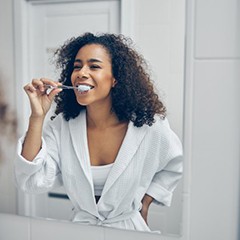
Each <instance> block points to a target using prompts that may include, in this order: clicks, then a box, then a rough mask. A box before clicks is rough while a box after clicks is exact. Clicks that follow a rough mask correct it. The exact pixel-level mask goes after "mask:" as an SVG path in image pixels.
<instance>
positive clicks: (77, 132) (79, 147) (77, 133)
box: [69, 111, 94, 196]
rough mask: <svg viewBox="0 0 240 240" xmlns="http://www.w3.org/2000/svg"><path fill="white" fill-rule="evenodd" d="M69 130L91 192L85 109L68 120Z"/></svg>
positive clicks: (91, 182)
mask: <svg viewBox="0 0 240 240" xmlns="http://www.w3.org/2000/svg"><path fill="white" fill-rule="evenodd" d="M69 130H70V134H71V138H72V144H73V148H74V150H75V153H76V155H77V158H78V159H79V162H80V166H81V168H82V171H83V173H84V175H85V177H86V179H87V182H88V183H89V185H90V187H91V189H92V192H93V180H92V173H91V167H90V159H89V152H88V143H87V130H86V112H85V111H82V112H81V113H80V114H79V116H78V117H77V118H75V119H72V120H71V121H69ZM93 196H94V194H93Z"/></svg>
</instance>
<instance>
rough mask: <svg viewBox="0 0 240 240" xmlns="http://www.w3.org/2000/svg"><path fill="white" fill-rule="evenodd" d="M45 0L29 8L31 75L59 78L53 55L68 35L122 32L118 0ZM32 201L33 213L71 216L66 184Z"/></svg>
mask: <svg viewBox="0 0 240 240" xmlns="http://www.w3.org/2000/svg"><path fill="white" fill-rule="evenodd" d="M46 2H47V1H36V0H32V1H30V4H29V8H28V13H29V19H28V24H29V49H28V52H29V62H28V64H29V77H30V79H32V78H39V77H48V78H51V79H58V73H57V72H55V70H54V66H53V65H51V64H50V62H51V61H50V59H51V57H52V55H53V52H54V50H55V49H56V48H57V47H59V46H60V45H61V44H63V42H64V41H66V40H67V39H69V38H71V37H73V36H78V35H80V34H82V33H84V32H93V33H97V32H99V33H101V32H111V33H119V32H120V1H118V0H109V1H99V0H98V1H97V0H96V1H89V2H86V1H78V2H77V1H75V2H67V0H66V1H62V0H61V1H59V3H56V2H54V3H52V1H49V3H46ZM30 79H29V80H30ZM25 116H29V115H28V114H25ZM26 122H27V121H26ZM30 203H31V204H30V205H31V206H30V208H31V209H28V212H29V213H30V215H31V216H37V217H48V218H56V219H69V218H70V216H71V212H72V205H71V203H70V201H69V200H68V199H67V198H66V194H65V192H64V189H63V188H61V189H57V190H56V191H54V192H50V193H48V194H41V195H39V196H32V197H31V200H30Z"/></svg>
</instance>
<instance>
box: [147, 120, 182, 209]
mask: <svg viewBox="0 0 240 240" xmlns="http://www.w3.org/2000/svg"><path fill="white" fill-rule="evenodd" d="M161 134H162V137H161V138H162V140H161V142H160V144H161V146H159V148H161V151H160V154H159V163H160V164H159V168H158V170H157V172H156V173H155V175H154V177H153V180H152V182H151V184H150V186H149V188H148V190H147V192H146V193H147V194H148V195H150V196H151V197H153V198H154V203H156V204H161V205H164V206H168V207H169V206H170V205H171V201H172V195H173V191H174V189H175V188H176V186H177V184H178V182H179V180H180V179H181V177H182V171H183V161H182V160H183V157H182V144H181V142H180V140H179V138H178V137H177V135H176V134H175V133H174V132H173V131H172V130H171V129H170V127H169V124H168V121H167V120H165V124H164V131H163V132H162V133H161ZM162 163H163V164H162Z"/></svg>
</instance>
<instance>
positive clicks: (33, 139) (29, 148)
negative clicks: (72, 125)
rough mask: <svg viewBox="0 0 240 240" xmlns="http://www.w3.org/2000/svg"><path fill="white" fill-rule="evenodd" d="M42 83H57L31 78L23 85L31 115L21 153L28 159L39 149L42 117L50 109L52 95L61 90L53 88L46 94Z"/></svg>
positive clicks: (54, 84) (30, 159)
mask: <svg viewBox="0 0 240 240" xmlns="http://www.w3.org/2000/svg"><path fill="white" fill-rule="evenodd" d="M44 84H50V85H52V86H57V85H58V83H55V82H53V81H51V80H49V79H33V80H32V82H31V83H29V84H27V85H26V86H25V87H24V90H25V92H26V93H27V95H28V98H29V101H30V105H31V116H30V119H29V125H28V131H27V133H26V137H25V139H24V143H23V148H22V153H21V155H22V156H23V157H24V158H25V159H27V160H28V161H33V159H34V158H35V157H36V155H37V154H38V152H39V151H40V149H41V146H42V139H41V137H42V128H43V122H44V118H45V116H46V114H47V112H48V111H49V109H50V106H51V103H52V101H53V99H54V96H55V95H56V94H57V93H59V92H60V91H61V89H54V90H52V91H51V92H50V93H49V94H47V92H46V89H45V88H44Z"/></svg>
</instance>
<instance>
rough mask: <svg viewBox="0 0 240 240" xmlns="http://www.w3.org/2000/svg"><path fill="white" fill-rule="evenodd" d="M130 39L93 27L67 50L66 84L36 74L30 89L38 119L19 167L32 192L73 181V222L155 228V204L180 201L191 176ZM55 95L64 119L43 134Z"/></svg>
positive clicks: (60, 59) (69, 187)
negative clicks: (151, 216) (151, 215)
mask: <svg viewBox="0 0 240 240" xmlns="http://www.w3.org/2000/svg"><path fill="white" fill-rule="evenodd" d="M130 45H131V43H130V42H129V40H128V39H126V38H124V37H123V36H121V35H113V34H102V35H93V34H91V33H86V34H84V35H82V36H80V37H77V38H72V39H71V40H69V41H68V42H67V43H65V45H63V46H62V47H61V48H60V49H59V50H57V52H56V55H57V66H58V67H60V68H61V69H62V72H61V76H60V81H59V82H54V81H52V80H50V79H46V78H41V79H33V80H32V82H31V83H29V84H27V85H26V86H25V87H24V89H25V91H26V93H27V95H28V97H29V100H30V105H31V116H30V119H29V127H28V131H27V133H26V136H25V137H23V138H21V139H20V141H19V145H18V159H17V161H16V168H15V169H16V170H15V171H16V179H17V182H18V185H19V187H20V188H21V189H23V190H24V191H27V192H30V193H42V192H46V191H49V190H51V189H52V188H54V187H57V186H61V185H64V187H65V189H66V192H67V194H68V196H69V198H70V200H71V201H72V203H73V205H74V217H73V221H76V222H80V223H87V224H98V225H104V226H111V227H117V228H124V229H135V230H142V231H150V229H149V227H148V226H147V213H148V208H149V206H150V204H151V203H152V202H153V201H154V202H156V203H158V204H162V205H166V206H170V203H171V197H172V192H173V190H174V188H175V187H176V185H177V182H178V181H179V179H180V178H181V175H182V147H181V143H180V141H179V139H178V138H177V136H176V135H175V134H174V133H173V131H172V130H171V129H170V127H169V124H168V121H167V119H166V118H165V115H166V109H165V107H164V105H163V103H162V102H161V101H160V100H159V98H158V96H157V94H156V93H155V92H154V90H153V85H152V83H151V80H150V77H149V75H148V73H147V72H146V70H145V68H146V65H145V62H144V60H143V58H142V57H141V56H140V55H139V54H138V53H137V52H136V51H135V50H134V49H133V48H131V47H130ZM62 84H64V85H67V86H73V87H75V89H74V90H62V89H61V87H59V86H61V85H62ZM47 85H50V86H52V90H51V91H50V93H49V91H46V86H47ZM79 86H89V90H86V91H83V92H80V91H78V87H79ZM54 98H55V101H56V103H57V106H56V111H55V115H56V116H55V117H54V119H53V120H52V121H49V122H48V123H47V126H46V128H45V129H44V134H43V136H42V131H43V123H44V119H45V116H46V114H47V112H48V110H49V109H50V106H51V103H52V101H53V99H54Z"/></svg>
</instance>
